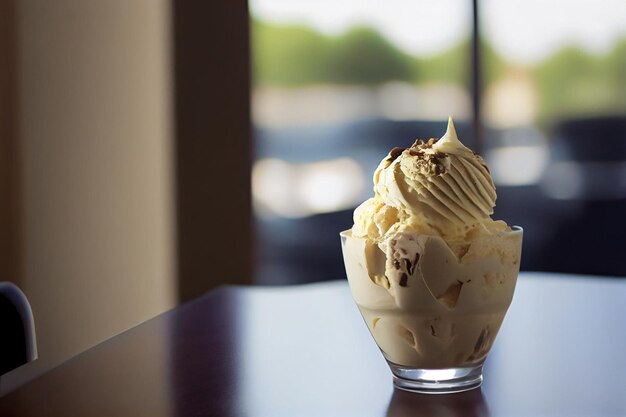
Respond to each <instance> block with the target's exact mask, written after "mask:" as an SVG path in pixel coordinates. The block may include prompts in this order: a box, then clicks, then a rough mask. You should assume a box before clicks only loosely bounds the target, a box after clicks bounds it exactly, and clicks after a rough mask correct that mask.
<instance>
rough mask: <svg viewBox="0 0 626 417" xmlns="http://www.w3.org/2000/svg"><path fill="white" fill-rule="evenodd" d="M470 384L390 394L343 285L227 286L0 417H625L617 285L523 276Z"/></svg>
mask: <svg viewBox="0 0 626 417" xmlns="http://www.w3.org/2000/svg"><path fill="white" fill-rule="evenodd" d="M484 378H485V381H484V384H483V386H482V388H481V389H480V390H474V391H469V392H466V393H460V394H451V395H436V396H432V395H431V396H428V395H421V394H410V393H406V392H402V391H394V390H393V387H392V382H391V374H390V372H389V370H388V368H387V365H386V364H385V362H384V360H383V358H382V356H381V354H380V352H379V351H378V350H377V348H376V346H375V344H374V343H373V341H372V340H371V338H370V335H369V333H368V331H367V329H366V327H365V325H364V324H363V322H362V320H361V318H360V316H359V313H358V311H357V309H356V307H355V305H354V304H353V302H352V300H351V298H350V293H349V289H348V287H347V284H346V283H345V282H343V281H336V282H327V283H320V284H310V285H305V286H295V287H225V288H220V289H218V290H215V291H213V292H211V293H209V294H207V295H205V296H203V297H201V298H199V299H197V300H195V301H192V302H191V303H188V304H185V305H183V306H181V307H179V308H177V309H174V310H172V311H170V312H168V313H165V314H163V315H161V316H158V317H156V318H154V319H152V320H150V321H148V322H146V323H144V324H141V325H139V326H137V327H135V328H134V329H131V330H129V331H127V332H125V333H123V334H121V335H119V336H116V337H114V338H112V339H110V340H108V341H106V342H104V343H102V344H100V345H98V346H96V347H94V348H92V349H90V350H88V351H86V352H85V353H83V354H81V355H79V356H77V357H75V358H74V359H72V360H70V361H68V362H66V363H65V364H63V365H61V366H60V367H58V368H55V369H53V370H52V371H50V372H48V373H46V374H44V375H43V376H41V377H39V378H37V379H35V380H34V381H32V382H30V383H28V384H26V385H24V386H22V387H20V388H18V389H16V390H14V391H12V392H10V393H8V394H7V395H5V396H4V397H2V398H0V416H273V417H277V416H394V417H399V416H432V415H441V416H493V417H496V416H626V280H625V279H616V278H615V279H611V278H598V277H581V276H573V275H554V274H539V273H522V274H521V275H520V279H519V281H518V287H517V290H516V294H515V298H514V300H513V304H512V306H511V308H510V310H509V313H508V315H507V317H506V319H505V321H504V324H503V326H502V330H501V332H500V334H499V335H498V338H497V339H496V344H495V346H494V348H493V350H492V352H491V354H490V356H489V358H488V359H487V362H486V365H485V369H484Z"/></svg>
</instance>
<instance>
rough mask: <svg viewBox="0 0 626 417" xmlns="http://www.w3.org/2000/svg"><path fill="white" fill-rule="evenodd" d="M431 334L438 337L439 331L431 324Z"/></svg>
mask: <svg viewBox="0 0 626 417" xmlns="http://www.w3.org/2000/svg"><path fill="white" fill-rule="evenodd" d="M430 334H431V335H433V336H435V337H437V332H436V331H435V326H433V325H432V324H431V325H430Z"/></svg>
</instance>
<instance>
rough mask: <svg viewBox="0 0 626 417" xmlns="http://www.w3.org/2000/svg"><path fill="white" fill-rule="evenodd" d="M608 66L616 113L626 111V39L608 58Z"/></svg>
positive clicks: (616, 46)
mask: <svg viewBox="0 0 626 417" xmlns="http://www.w3.org/2000/svg"><path fill="white" fill-rule="evenodd" d="M606 66H607V69H608V73H609V77H610V80H611V82H612V84H613V86H612V89H613V91H614V101H613V105H614V106H615V110H616V111H622V112H624V111H626V39H622V40H621V41H620V42H618V43H617V44H616V45H615V47H614V48H613V50H612V51H611V52H610V53H609V54H608V55H607V57H606Z"/></svg>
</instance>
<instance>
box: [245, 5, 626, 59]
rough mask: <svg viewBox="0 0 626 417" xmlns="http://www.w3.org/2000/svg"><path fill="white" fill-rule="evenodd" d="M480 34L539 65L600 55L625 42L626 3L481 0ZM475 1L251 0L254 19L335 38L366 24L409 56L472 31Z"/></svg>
mask: <svg viewBox="0 0 626 417" xmlns="http://www.w3.org/2000/svg"><path fill="white" fill-rule="evenodd" d="M480 5H481V7H482V16H483V26H482V30H483V32H484V34H485V35H487V36H488V38H489V40H490V41H491V43H492V44H493V45H494V47H495V48H496V49H497V50H498V52H499V53H500V54H502V55H503V56H505V57H506V58H508V59H509V60H511V61H516V62H520V63H533V62H536V61H538V60H540V59H542V58H544V57H545V56H547V55H549V54H550V53H552V52H554V51H555V50H556V49H557V48H559V47H560V46H563V45H565V44H575V45H580V46H583V47H585V48H586V49H589V50H591V51H597V52H599V53H601V52H605V51H606V50H607V49H609V48H610V47H611V46H612V45H613V43H614V42H615V40H617V39H620V38H625V37H626V0H550V1H545V0H482V1H481V2H480ZM470 7H471V1H470V0H437V1H424V2H416V1H414V0H250V8H251V11H252V14H253V15H254V16H256V17H258V18H261V19H263V20H267V21H271V22H276V23H304V24H308V25H310V26H313V27H315V28H317V29H318V30H320V31H322V32H325V33H338V32H341V31H343V30H345V29H346V28H348V27H350V26H353V25H355V24H360V23H361V24H362V23H366V24H369V25H371V26H373V27H375V28H377V29H378V30H379V31H381V32H382V33H383V34H384V35H385V36H386V37H387V38H388V39H390V40H391V41H393V42H394V43H395V44H396V45H398V46H400V47H401V48H403V49H405V50H406V51H408V52H411V53H413V54H417V55H429V54H434V53H437V52H439V51H442V50H445V49H447V48H449V47H451V46H453V45H455V44H456V43H457V42H459V41H460V40H461V39H463V38H465V37H466V36H467V35H468V34H469V31H470V16H471V8H470Z"/></svg>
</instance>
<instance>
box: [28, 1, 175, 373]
mask: <svg viewBox="0 0 626 417" xmlns="http://www.w3.org/2000/svg"><path fill="white" fill-rule="evenodd" d="M18 4H19V7H18V29H17V30H18V37H19V38H18V56H19V60H18V68H19V74H20V80H19V89H18V91H19V93H18V99H19V119H18V121H19V131H20V134H19V141H20V146H21V154H22V155H21V158H22V160H21V181H22V184H21V189H22V190H23V193H22V194H23V195H22V196H21V206H22V209H23V219H22V221H23V225H22V227H23V233H22V235H23V238H22V240H23V247H22V260H21V262H22V264H23V277H22V279H21V287H22V289H23V290H24V292H25V293H26V295H27V296H28V298H29V300H30V302H31V305H32V308H33V312H34V316H35V321H36V328H37V337H38V348H39V358H40V359H39V360H40V361H41V363H42V364H46V365H48V366H51V365H54V364H57V363H59V362H61V361H62V360H64V359H66V358H68V357H70V356H72V355H74V354H76V353H78V352H81V351H83V350H84V349H86V348H88V347H90V346H92V345H94V344H96V343H98V342H100V341H102V340H104V339H107V338H109V337H111V336H112V335H114V334H116V333H119V332H121V331H123V330H125V329H127V328H129V327H131V326H133V325H136V324H138V323H140V322H142V321H144V320H146V319H148V318H150V317H152V316H154V315H156V314H158V313H160V312H162V311H164V310H166V309H168V308H170V307H172V306H173V305H174V304H175V302H176V294H175V292H176V291H175V288H176V286H175V281H174V274H175V272H174V271H175V269H176V266H175V260H174V252H175V251H174V238H175V234H174V230H173V204H172V194H173V191H172V161H171V153H170V150H171V149H170V148H171V130H172V129H171V121H170V117H171V109H170V105H171V99H170V95H171V93H170V73H169V71H170V70H169V53H170V52H169V33H170V32H169V31H170V28H169V14H168V13H169V10H168V7H169V6H168V5H169V2H167V1H165V0H90V1H84V0H54V1H41V0H21V1H19V2H18Z"/></svg>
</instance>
